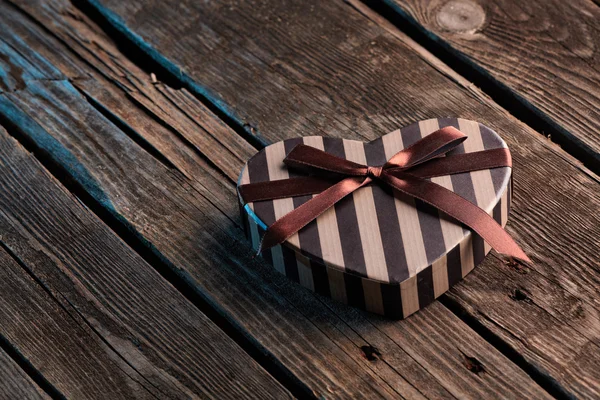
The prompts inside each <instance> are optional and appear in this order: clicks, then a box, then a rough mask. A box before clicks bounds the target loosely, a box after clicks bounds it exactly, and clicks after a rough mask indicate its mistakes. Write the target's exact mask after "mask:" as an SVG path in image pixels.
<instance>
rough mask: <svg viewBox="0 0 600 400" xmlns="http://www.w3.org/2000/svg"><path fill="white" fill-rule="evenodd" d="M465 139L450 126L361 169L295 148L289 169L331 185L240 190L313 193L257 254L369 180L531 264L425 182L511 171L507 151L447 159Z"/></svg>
mask: <svg viewBox="0 0 600 400" xmlns="http://www.w3.org/2000/svg"><path fill="white" fill-rule="evenodd" d="M466 138H467V136H466V135H465V134H464V133H462V132H460V131H459V130H457V129H455V128H453V127H445V128H442V129H439V130H437V131H435V132H433V133H431V134H430V135H428V136H426V137H424V138H422V139H420V140H418V141H417V142H415V143H414V144H413V145H412V146H409V147H408V148H406V149H404V150H401V151H399V152H398V153H396V154H395V155H394V156H392V157H391V158H390V159H389V160H388V161H387V162H386V163H385V164H384V165H382V166H367V165H361V164H358V163H355V162H352V161H349V160H346V159H343V158H340V157H336V156H334V155H332V154H329V153H327V152H325V151H322V150H319V149H316V148H314V147H311V146H306V145H298V146H296V147H294V148H293V149H292V151H291V152H290V153H289V154H288V155H287V157H286V158H285V159H284V163H285V164H286V165H287V166H288V167H290V168H309V169H314V170H316V171H317V172H319V171H320V172H323V171H327V172H332V173H335V174H339V175H340V176H341V177H342V178H341V180H338V182H335V181H334V182H332V181H331V180H330V179H325V178H322V177H319V176H309V177H303V178H302V177H301V178H291V179H287V180H279V181H272V182H260V183H253V184H247V185H242V186H240V188H239V190H240V195H241V196H242V198H243V199H244V201H246V202H251V201H261V200H269V199H277V198H282V197H293V196H298V195H303V194H315V193H319V194H318V195H317V196H314V197H313V198H312V199H310V200H308V201H307V202H306V203H304V204H302V205H301V206H300V207H298V208H296V209H294V210H292V211H290V212H289V213H287V214H286V215H284V216H283V217H281V218H279V219H278V220H277V221H275V223H273V224H272V225H271V226H270V227H269V228H268V229H267V232H266V233H265V235H264V236H263V239H262V241H261V244H260V248H259V253H260V252H261V251H262V250H264V249H268V248H270V247H273V246H275V245H278V244H281V243H283V242H285V241H286V240H287V239H288V238H290V237H291V236H292V235H293V234H295V233H296V232H298V231H299V230H300V229H302V228H303V227H305V226H306V225H307V224H309V223H310V222H311V221H313V220H315V219H316V218H317V217H318V216H319V215H321V214H322V213H323V212H325V211H327V210H328V209H329V208H330V207H333V205H334V204H336V203H337V202H338V201H340V200H341V199H343V198H344V197H346V196H348V195H349V194H351V193H352V192H354V191H356V190H358V189H360V188H361V187H363V186H366V185H368V184H370V183H371V182H373V181H374V180H376V181H378V182H380V183H382V184H386V185H388V186H390V187H392V188H393V189H395V190H398V191H400V192H402V193H405V194H407V195H409V196H412V197H414V198H416V199H419V200H421V201H424V202H426V203H428V204H430V205H432V206H433V207H435V208H437V209H438V210H440V211H441V212H443V213H445V214H447V215H449V216H450V217H452V218H454V219H456V220H457V221H459V222H461V223H462V224H464V225H466V226H467V227H469V228H470V229H472V230H474V231H475V232H477V233H478V234H479V235H480V236H481V237H482V238H483V239H484V240H485V241H486V242H487V243H488V244H490V245H491V246H492V247H493V248H494V249H495V250H496V251H498V252H499V253H502V254H505V255H508V256H510V257H514V258H518V259H521V260H524V261H528V262H530V260H529V258H528V257H527V255H526V254H525V253H524V252H523V250H521V248H520V247H519V245H518V244H517V243H516V242H515V241H514V240H513V239H512V238H511V237H510V236H509V235H508V233H506V231H504V229H503V228H502V227H501V226H500V225H499V224H498V223H497V222H496V221H495V220H494V219H493V218H492V217H491V216H490V215H489V214H488V213H486V212H485V211H484V210H482V209H481V208H479V207H478V206H476V205H475V204H473V203H471V202H470V201H468V200H465V199H464V198H462V197H461V196H459V195H457V194H456V193H454V192H453V191H451V190H448V189H446V188H444V187H443V186H440V185H437V184H435V183H433V182H431V181H429V180H427V179H426V178H430V177H433V176H441V175H451V174H457V173H461V172H468V171H476V170H481V169H490V168H498V167H511V159H510V153H509V152H508V149H504V148H502V149H493V150H485V151H480V152H475V153H467V154H457V155H450V156H447V155H446V153H448V152H449V151H450V150H452V149H454V148H455V147H456V146H458V145H459V144H461V143H462V142H463V141H464V140H466Z"/></svg>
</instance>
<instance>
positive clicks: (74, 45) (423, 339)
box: [3, 3, 546, 398]
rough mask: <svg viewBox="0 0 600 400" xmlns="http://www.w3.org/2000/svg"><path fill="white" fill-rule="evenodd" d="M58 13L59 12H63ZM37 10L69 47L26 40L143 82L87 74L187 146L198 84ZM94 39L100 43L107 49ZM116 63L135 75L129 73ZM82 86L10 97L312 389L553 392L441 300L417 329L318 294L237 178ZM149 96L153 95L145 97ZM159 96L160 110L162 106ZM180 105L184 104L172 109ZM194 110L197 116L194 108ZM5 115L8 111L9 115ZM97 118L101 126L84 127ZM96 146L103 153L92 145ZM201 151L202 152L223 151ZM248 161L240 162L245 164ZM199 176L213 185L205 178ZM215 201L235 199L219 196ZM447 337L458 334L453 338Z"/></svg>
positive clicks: (34, 86) (79, 22)
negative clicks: (252, 244) (170, 81)
mask: <svg viewBox="0 0 600 400" xmlns="http://www.w3.org/2000/svg"><path fill="white" fill-rule="evenodd" d="M48 9H55V10H56V11H57V13H56V14H50V15H51V16H50V18H49V17H48V15H47V14H46V13H47V12H48ZM40 10H44V12H40ZM28 11H29V12H30V13H32V14H33V15H35V16H36V18H38V19H39V20H40V21H43V22H44V24H45V25H46V26H48V27H50V28H51V29H52V30H53V32H55V33H56V34H57V35H59V36H60V38H61V40H63V41H64V42H65V43H67V44H68V46H69V48H68V49H65V48H63V47H61V46H60V45H58V44H56V43H55V44H54V46H58V47H57V48H54V49H52V50H50V49H47V48H46V49H45V50H44V46H39V45H38V43H40V42H41V41H40V40H38V39H37V38H36V35H37V34H36V30H35V29H33V28H31V29H30V30H28V31H27V35H26V37H31V38H36V39H35V40H34V39H32V40H31V42H28V43H29V44H30V45H31V46H33V47H34V48H35V49H36V51H39V53H43V54H44V56H46V55H48V57H51V58H52V59H53V62H54V60H58V59H59V58H60V57H61V56H56V54H58V55H64V54H70V51H75V52H76V53H77V54H78V55H80V56H81V57H82V58H84V59H88V60H90V61H92V62H91V63H90V65H94V66H96V67H97V68H98V69H99V70H100V71H102V74H103V76H104V77H105V78H106V79H110V80H111V81H112V82H121V81H127V82H135V85H134V84H129V85H123V84H119V85H118V86H116V87H115V86H114V85H111V84H110V82H107V81H106V80H105V79H104V78H102V77H100V76H96V75H95V74H93V73H89V74H88V73H86V74H85V75H86V77H88V78H86V79H73V81H74V84H75V85H77V87H78V88H79V90H81V91H82V92H83V93H85V95H86V96H88V98H89V100H90V102H91V103H93V104H95V107H96V108H97V109H101V110H103V113H104V114H105V115H107V116H108V117H109V118H110V119H111V120H113V121H117V120H120V121H123V122H125V121H126V125H127V126H126V127H125V126H122V128H123V129H124V130H125V131H128V132H129V134H130V135H131V136H134V134H133V132H135V134H136V135H140V136H143V137H144V138H145V139H146V140H147V142H149V143H153V144H156V143H162V145H161V146H162V147H161V154H163V152H164V153H165V154H167V153H169V152H174V151H175V149H176V148H177V147H178V146H180V142H179V140H180V138H181V137H192V136H193V135H194V134H197V133H194V132H193V129H194V128H193V126H194V125H193V124H190V123H191V122H193V119H191V118H190V117H189V116H194V115H196V114H197V110H198V109H199V108H198V106H199V105H198V104H196V103H197V101H195V100H194V99H193V98H190V97H188V96H187V95H186V92H185V91H179V90H174V89H170V88H168V87H166V86H163V85H161V84H157V85H154V86H153V85H151V84H148V87H145V85H146V83H145V82H149V81H150V77H149V76H148V74H144V73H141V72H140V71H139V69H138V68H137V67H136V66H135V65H132V64H131V63H130V62H129V61H128V60H126V59H125V58H124V57H123V56H122V55H120V54H119V52H118V50H117V49H116V48H115V47H114V45H113V44H111V43H109V42H108V41H107V39H106V38H105V37H104V36H102V35H101V32H98V31H97V28H95V27H94V25H93V24H91V23H90V22H89V20H88V19H87V18H85V16H83V15H81V14H79V13H78V12H76V10H73V9H71V8H67V9H61V8H60V7H58V6H57V3H53V7H52V8H50V7H31V8H28ZM16 19H17V18H16V17H15V18H14V20H16ZM38 34H39V33H38ZM90 43H93V44H94V45H93V46H92V49H93V51H90V47H89V46H90ZM97 43H100V45H99V46H98V47H96V44H97ZM103 53H104V54H110V57H101V60H102V61H101V62H99V61H98V59H97V57H98V54H103ZM75 60H78V59H75ZM63 62H64V60H63V61H60V60H58V61H56V63H57V64H59V65H60V69H61V70H64V71H67V70H69V69H71V70H76V69H77V68H76V67H75V66H71V67H69V66H68V65H67V64H64V63H63ZM98 66H99V67H98ZM113 71H119V73H121V72H122V71H126V73H125V74H124V76H119V74H115V73H114V72H113ZM68 86H69V85H68V84H67V83H66V82H65V81H62V82H28V87H27V88H26V89H23V90H20V91H18V92H16V93H14V94H11V95H8V96H7V98H8V97H9V98H10V100H11V101H12V102H15V103H16V104H18V105H19V107H20V108H21V110H22V111H24V112H26V113H28V114H29V115H31V116H34V117H35V118H36V119H37V120H38V121H39V122H40V123H41V124H43V126H44V127H45V129H47V132H48V133H51V135H53V137H55V138H56V140H57V143H62V145H61V146H60V148H63V149H64V148H68V149H69V151H70V152H71V154H73V155H76V157H75V160H78V161H77V163H76V164H77V165H78V167H79V168H81V169H84V170H86V171H87V172H88V173H89V174H91V175H92V176H93V177H94V180H95V182H96V183H97V185H98V188H100V189H98V190H96V191H93V190H89V189H88V190H89V192H90V193H91V194H92V195H94V196H95V197H96V198H98V199H102V197H101V196H98V193H102V194H103V195H106V196H107V197H108V200H110V201H111V205H112V206H113V207H114V208H113V209H111V212H113V213H114V214H116V215H118V216H119V218H120V221H121V222H122V221H128V227H129V228H130V229H132V230H136V231H137V232H140V234H141V235H143V237H144V239H146V240H148V242H149V243H150V244H151V245H152V246H153V248H154V249H155V251H157V252H160V254H161V256H162V257H165V258H166V259H168V260H169V262H172V265H173V266H176V267H177V268H179V269H180V270H179V271H180V272H179V273H180V274H182V275H183V274H185V275H183V276H184V278H185V279H186V281H187V282H190V283H192V284H193V286H194V287H193V289H194V290H196V291H198V292H200V293H202V294H203V296H207V297H209V301H210V302H211V304H212V305H213V306H214V307H216V308H217V311H218V312H220V313H221V314H222V315H224V316H226V317H227V318H229V319H230V320H231V321H232V323H234V324H235V326H236V327H237V328H238V329H240V331H242V332H244V334H245V335H247V336H248V337H252V340H253V341H255V345H256V346H257V347H258V348H259V351H260V352H262V353H265V354H267V355H268V356H269V357H270V358H272V359H274V360H276V361H277V363H279V366H280V368H281V369H282V370H283V371H284V373H286V374H289V375H292V376H295V377H297V378H295V379H298V380H301V381H302V385H304V386H305V387H306V390H307V392H305V393H307V394H308V393H310V394H314V395H315V396H318V397H322V396H325V397H328V398H329V397H342V398H347V397H364V398H376V397H398V396H403V397H410V398H423V397H428V398H453V397H489V396H495V395H498V394H499V393H502V394H506V393H511V394H512V395H513V396H518V395H521V394H523V393H526V394H525V395H526V396H528V397H532V398H537V397H545V396H546V394H545V393H544V392H543V391H541V390H540V388H539V387H538V386H537V385H536V384H535V383H533V382H532V381H531V379H530V378H529V377H527V376H526V375H525V374H524V373H523V372H522V371H521V370H519V369H518V368H517V367H516V366H515V365H513V364H511V363H510V362H508V360H507V359H506V358H505V357H504V356H502V355H501V354H500V353H498V352H497V351H496V350H494V349H493V348H492V347H491V346H490V345H489V344H487V343H486V342H485V341H483V340H482V339H481V338H480V337H478V336H477V334H476V333H475V332H473V331H472V330H471V329H469V328H468V327H467V326H466V325H465V324H464V323H462V322H461V321H460V320H459V319H457V318H456V317H455V316H453V315H452V314H450V313H449V312H448V310H446V309H445V308H444V307H442V306H441V305H440V304H435V305H433V306H431V307H429V308H428V309H427V310H424V311H423V312H422V313H419V315H418V316H415V317H413V318H412V321H413V324H408V325H407V324H406V323H402V322H394V321H386V320H382V319H380V318H377V317H376V316H373V315H369V314H366V313H361V312H358V311H356V310H354V309H350V308H347V307H343V308H342V309H337V307H338V305H336V304H335V303H334V302H331V301H329V300H326V299H324V298H322V297H320V296H316V295H313V294H312V293H309V292H307V291H306V290H304V289H302V288H300V287H298V286H296V285H294V284H293V283H290V282H288V281H287V280H285V279H284V278H283V277H281V276H279V275H277V274H276V273H274V272H273V271H272V270H271V268H270V267H268V266H266V265H265V264H264V263H262V262H260V261H259V260H257V259H254V260H253V259H252V254H251V252H250V250H249V248H248V246H247V245H246V244H245V239H244V238H243V234H242V232H241V229H240V227H239V226H238V225H237V223H238V218H237V216H233V215H232V216H230V214H228V210H227V207H228V205H229V206H230V205H233V204H235V202H236V200H235V193H234V191H233V182H231V181H230V182H229V183H228V188H229V190H228V191H226V192H223V193H221V192H219V191H218V190H216V191H215V192H214V193H213V192H212V190H207V188H209V187H213V186H215V184H211V183H210V181H211V179H212V180H216V179H217V178H211V176H213V175H215V172H214V171H213V172H211V171H210V169H211V166H210V165H208V166H206V163H204V164H202V163H201V162H200V161H201V160H202V157H200V158H198V159H197V161H195V160H194V159H192V156H191V155H185V154H184V155H181V154H180V155H177V156H173V155H171V156H170V158H169V160H172V161H171V163H172V164H174V165H177V169H180V171H178V170H175V169H173V168H171V167H169V166H167V165H165V163H164V162H161V161H160V160H159V157H158V156H152V155H151V154H150V152H145V151H144V150H142V149H141V148H140V146H139V145H138V144H137V143H135V142H134V141H133V140H130V139H128V138H127V137H126V136H125V135H124V131H121V130H119V129H116V127H115V126H114V125H112V124H111V123H109V122H108V121H107V120H106V119H104V118H102V116H100V115H99V114H98V112H95V110H94V109H93V108H92V107H91V106H90V105H89V104H87V103H86V102H85V101H83V99H82V97H81V96H78V95H77V92H74V91H73V90H68ZM135 92H139V93H135ZM144 97H146V99H151V100H145V101H146V102H147V103H142V101H144V100H143V98H144ZM44 99H49V100H44ZM184 100H185V103H184V104H182V102H184ZM152 101H154V102H156V104H149V103H151V102H152ZM169 102H171V103H172V104H176V105H177V107H172V108H170V109H169V106H168V104H169ZM136 105H138V106H140V107H141V108H136ZM34 108H35V109H36V111H33V109H34ZM156 109H169V110H170V111H169V112H174V113H175V114H174V115H175V116H177V118H173V119H174V120H180V121H178V125H176V126H175V127H173V126H172V125H170V123H165V121H163V120H162V119H157V118H156V116H157V113H155V112H149V113H148V111H149V110H156ZM200 109H201V107H200ZM44 110H45V111H44ZM136 110H137V111H136ZM178 110H179V111H178ZM183 110H187V111H186V113H184V114H182V113H181V112H182V111H183ZM38 112H41V114H37V113H38ZM3 113H4V115H7V113H6V109H5V110H4V112H3ZM52 115H53V116H52ZM186 115H187V116H186ZM200 115H202V114H200ZM213 118H214V117H213ZM83 119H85V120H86V121H87V128H86V126H82V124H78V123H77V121H80V120H83ZM186 119H187V120H188V121H186ZM182 121H186V122H182ZM204 122H206V121H204ZM215 123H216V121H215ZM188 124H190V125H188ZM165 125H166V127H165ZM218 125H220V124H218ZM21 126H22V124H21ZM59 126H60V129H57V128H56V127H59ZM187 126H189V127H191V128H189V129H188V128H187ZM173 131H175V132H173ZM231 133H232V132H229V133H228V134H231ZM20 134H22V135H27V137H28V138H29V139H33V140H34V142H35V144H36V145H37V146H38V147H40V150H41V151H42V152H44V151H45V152H47V154H48V155H49V156H50V157H51V158H52V159H53V160H54V161H55V162H59V163H61V164H62V165H63V166H64V167H66V168H65V170H64V172H65V173H66V174H68V175H70V176H71V177H74V178H75V179H76V180H78V181H80V182H82V183H83V182H84V181H83V180H82V179H81V178H80V177H78V173H77V168H74V167H73V166H72V165H69V164H68V162H66V160H65V159H64V158H61V157H59V154H60V151H58V150H57V149H52V148H50V147H49V146H48V145H46V144H44V143H43V140H36V138H35V137H34V135H32V134H31V132H29V131H28V130H27V129H26V127H23V129H21V132H20ZM48 136H49V135H48ZM198 140H199V139H198ZM190 141H191V139H190ZM92 142H93V143H94V148H90V147H89V145H88V143H92ZM117 144H118V145H117ZM42 147H43V149H41V148H42ZM156 147H158V146H156ZM193 148H194V149H195V150H196V152H197V153H195V154H203V153H210V152H211V151H213V150H214V149H211V148H200V147H193ZM108 154H110V158H108V157H107V156H106V155H108ZM171 154H175V153H171ZM241 165H242V162H241V161H240V163H239V165H238V168H241ZM192 168H194V169H193V170H192ZM203 168H204V169H205V170H204V172H202V169H203ZM122 171H127V174H123V173H122ZM190 171H195V172H194V173H189V172H190ZM185 176H192V177H193V179H191V180H187V179H186V178H185ZM199 180H202V181H203V183H202V184H201V185H200V184H199V182H198V181H199ZM220 180H221V181H222V180H223V179H222V178H221V179H220ZM147 182H152V183H153V185H154V186H148V185H147ZM140 187H143V188H144V189H143V190H140ZM215 187H216V186H215ZM210 196H222V197H221V198H220V199H218V201H214V200H212V201H211V200H207V199H211V197H210ZM215 207H222V208H223V209H222V210H218V209H217V208H215ZM235 213H237V210H235ZM148 221H152V223H148ZM215 266H219V267H218V268H215ZM183 271H185V272H183ZM224 288H226V290H224ZM447 331H451V332H453V334H452V335H445V334H443V332H447ZM374 347H376V348H377V349H378V350H377V351H375V350H373V349H374ZM466 356H469V357H477V359H479V360H480V361H481V362H482V363H483V364H484V365H486V368H487V372H486V373H485V374H481V375H476V374H475V373H473V372H472V371H471V370H469V368H468V367H467V363H466V361H465V360H466V359H465V357H466ZM514 382H519V383H518V384H516V385H515V384H514Z"/></svg>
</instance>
